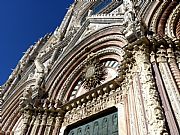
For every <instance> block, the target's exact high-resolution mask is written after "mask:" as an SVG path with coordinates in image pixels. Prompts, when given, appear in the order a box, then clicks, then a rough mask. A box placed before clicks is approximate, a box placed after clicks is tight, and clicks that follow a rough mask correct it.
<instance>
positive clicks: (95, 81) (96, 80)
mask: <svg viewBox="0 0 180 135" xmlns="http://www.w3.org/2000/svg"><path fill="white" fill-rule="evenodd" d="M106 75H107V71H106V69H105V65H104V64H103V63H101V62H100V61H99V59H98V58H93V54H90V55H88V59H87V62H86V63H85V66H84V70H83V74H82V84H83V87H84V88H85V89H92V88H95V87H96V86H97V85H100V84H101V81H103V80H105V78H106Z"/></svg>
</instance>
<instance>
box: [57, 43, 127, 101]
mask: <svg viewBox="0 0 180 135" xmlns="http://www.w3.org/2000/svg"><path fill="white" fill-rule="evenodd" d="M123 55H124V51H123V50H122V49H121V48H118V47H116V46H112V47H107V48H104V49H102V50H99V51H97V52H95V54H94V57H96V58H99V59H100V60H103V59H107V57H106V56H108V59H110V58H111V59H114V60H116V61H118V62H120V61H121V60H122V59H123V58H122V56H123ZM111 56H112V57H111ZM85 63H86V61H85V60H84V61H82V62H81V63H80V64H79V65H77V67H76V68H75V69H74V70H73V71H72V73H71V74H70V75H69V76H68V78H67V79H66V81H65V82H64V84H63V85H62V87H61V89H60V91H59V92H58V96H57V99H60V100H63V101H66V100H67V97H68V95H69V92H70V91H71V89H72V87H73V84H74V83H75V82H76V81H77V79H79V77H80V75H81V73H82V72H81V71H82V70H83V67H84V65H85ZM63 97H64V98H63Z"/></svg>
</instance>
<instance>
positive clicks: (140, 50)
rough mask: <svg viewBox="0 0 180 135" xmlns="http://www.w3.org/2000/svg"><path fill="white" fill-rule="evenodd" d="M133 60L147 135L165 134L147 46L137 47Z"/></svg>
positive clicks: (143, 44) (163, 119)
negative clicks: (139, 86)
mask: <svg viewBox="0 0 180 135" xmlns="http://www.w3.org/2000/svg"><path fill="white" fill-rule="evenodd" d="M135 48H136V52H135V54H134V58H135V60H136V64H137V71H138V73H139V77H140V85H141V91H142V98H143V101H144V107H145V113H146V114H145V115H146V120H147V128H148V134H149V135H161V134H164V135H165V134H167V130H166V127H165V118H164V115H163V110H162V107H161V105H160V100H159V96H158V91H157V89H156V87H155V83H154V80H153V76H152V70H151V64H150V58H149V53H148V49H147V45H146V44H145V43H142V45H140V46H139V45H137V46H136V47H135Z"/></svg>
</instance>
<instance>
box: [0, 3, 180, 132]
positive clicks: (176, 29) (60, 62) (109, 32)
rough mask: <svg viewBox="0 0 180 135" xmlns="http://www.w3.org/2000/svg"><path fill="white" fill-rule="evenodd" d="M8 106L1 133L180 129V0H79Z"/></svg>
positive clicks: (24, 63) (23, 65)
mask: <svg viewBox="0 0 180 135" xmlns="http://www.w3.org/2000/svg"><path fill="white" fill-rule="evenodd" d="M0 107H1V108H0V115H1V117H0V118H1V125H0V135H179V134H180V4H179V1H178V0H164V1H163V0H75V1H74V3H73V4H72V5H71V6H70V7H69V9H68V11H67V13H66V15H65V17H64V19H63V21H62V23H61V25H60V26H59V27H57V29H56V30H55V31H54V32H53V33H51V34H48V35H45V36H44V37H43V38H41V39H40V40H39V41H37V42H36V43H35V45H33V46H31V47H30V48H29V49H28V50H27V51H26V53H25V54H24V56H23V57H22V59H21V60H20V61H19V63H18V64H17V66H16V68H15V70H14V71H13V72H12V74H11V75H10V77H9V79H8V80H7V82H6V83H5V84H4V85H3V86H1V87H0Z"/></svg>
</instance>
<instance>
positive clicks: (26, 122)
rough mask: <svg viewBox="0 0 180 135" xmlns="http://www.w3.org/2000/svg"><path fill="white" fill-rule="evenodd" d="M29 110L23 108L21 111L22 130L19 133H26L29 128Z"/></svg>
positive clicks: (22, 134)
mask: <svg viewBox="0 0 180 135" xmlns="http://www.w3.org/2000/svg"><path fill="white" fill-rule="evenodd" d="M31 117H32V116H31V111H29V110H24V112H23V126H22V132H21V135H26V133H27V131H28V128H29V124H30V122H31Z"/></svg>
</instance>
